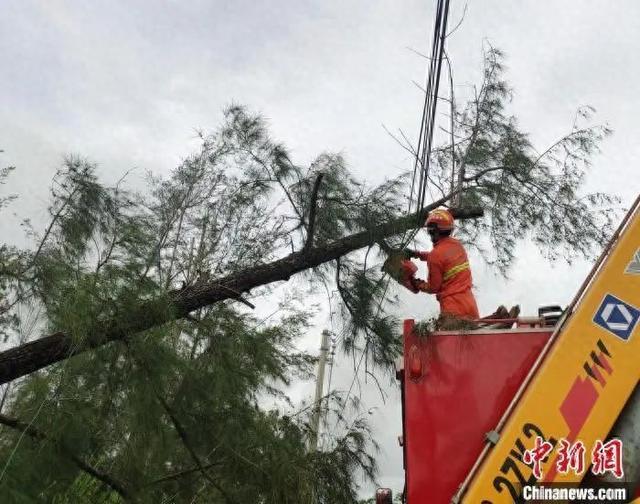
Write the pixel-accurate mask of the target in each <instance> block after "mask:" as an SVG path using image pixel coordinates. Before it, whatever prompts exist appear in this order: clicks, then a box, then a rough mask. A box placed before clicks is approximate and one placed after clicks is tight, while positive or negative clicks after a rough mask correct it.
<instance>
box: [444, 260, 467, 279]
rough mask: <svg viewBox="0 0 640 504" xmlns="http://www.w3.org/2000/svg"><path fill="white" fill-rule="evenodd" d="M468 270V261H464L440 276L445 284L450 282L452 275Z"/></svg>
mask: <svg viewBox="0 0 640 504" xmlns="http://www.w3.org/2000/svg"><path fill="white" fill-rule="evenodd" d="M468 269H469V261H465V262H463V263H462V264H458V265H457V266H454V267H453V268H449V269H448V270H447V271H445V272H444V275H443V276H442V278H443V280H444V281H445V282H446V281H447V280H450V279H451V278H452V277H453V275H455V274H456V273H460V272H461V271H464V270H468Z"/></svg>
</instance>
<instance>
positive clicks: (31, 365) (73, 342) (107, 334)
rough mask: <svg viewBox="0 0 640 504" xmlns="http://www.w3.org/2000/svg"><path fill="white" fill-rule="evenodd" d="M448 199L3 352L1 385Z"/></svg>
mask: <svg viewBox="0 0 640 504" xmlns="http://www.w3.org/2000/svg"><path fill="white" fill-rule="evenodd" d="M448 198H449V197H446V198H443V199H441V200H438V201H435V202H434V203H432V204H431V205H429V206H427V207H425V209H424V210H422V211H421V212H419V213H418V212H416V213H413V214H410V215H406V216H404V217H400V218H398V219H395V220H393V221H390V222H387V223H384V224H381V225H379V226H376V227H373V228H371V229H369V230H367V231H361V232H359V233H355V234H352V235H349V236H345V237H344V238H340V239H339V240H336V241H334V242H332V243H329V244H327V245H320V246H317V247H310V248H308V249H306V250H305V249H303V250H301V251H299V252H294V253H292V254H290V255H288V256H286V257H283V258H282V259H278V260H276V261H273V262H270V263H268V264H261V265H257V266H256V267H254V268H251V269H246V270H244V271H241V272H237V273H233V274H231V275H228V276H226V277H222V278H218V279H214V280H211V281H209V282H206V283H196V284H195V285H192V286H188V287H186V288H184V289H181V290H175V291H170V292H169V293H168V296H169V304H170V305H171V307H172V309H169V310H168V309H167V299H166V298H165V299H161V300H157V301H149V302H147V303H143V304H142V305H141V306H140V308H139V309H138V310H136V311H135V312H134V313H132V314H130V316H129V317H128V319H127V321H126V322H121V321H120V322H105V323H102V324H99V325H98V326H96V328H95V329H94V330H93V331H91V334H88V335H86V336H85V337H83V338H73V337H72V336H71V335H70V334H69V333H66V332H55V333H53V334H50V335H47V336H43V337H42V338H39V339H37V340H34V341H30V342H28V343H25V344H22V345H19V346H16V347H13V348H10V349H8V350H5V351H4V352H0V384H3V383H7V382H10V381H12V380H15V379H16V378H20V377H21V376H25V375H28V374H30V373H33V372H34V371H37V370H39V369H42V368H44V367H46V366H48V365H50V364H54V363H56V362H60V361H62V360H65V359H68V358H69V357H72V356H74V355H77V354H79V353H82V352H85V351H87V350H90V349H92V348H97V347H100V346H102V345H105V344H106V343H109V342H111V341H117V340H122V339H124V338H127V337H129V336H131V335H133V334H135V333H138V332H141V331H145V330H147V329H151V328H153V327H156V326H159V325H162V324H164V323H166V322H169V321H171V320H176V319H179V318H183V317H185V316H186V315H188V314H189V313H190V312H192V311H194V310H197V309H199V308H202V307H204V306H208V305H211V304H213V303H217V302H219V301H223V300H225V299H238V298H240V296H241V294H242V293H243V292H247V291H249V290H251V289H254V288H256V287H259V286H262V285H267V284H270V283H273V282H278V281H287V280H289V278H290V277H291V276H292V275H294V274H296V273H299V272H301V271H304V270H306V269H309V268H313V267H316V266H319V265H321V264H324V263H326V262H329V261H333V260H335V259H338V258H340V257H342V256H343V255H345V254H348V253H349V252H353V251H354V250H358V249H361V248H363V247H367V246H370V245H374V244H375V243H376V242H377V241H379V240H381V239H383V238H385V237H389V236H393V235H396V234H399V233H403V232H405V231H408V230H411V229H414V228H416V227H417V224H418V222H420V221H421V220H422V221H424V218H425V217H426V214H427V213H428V212H429V211H430V210H432V209H434V208H436V207H438V206H441V205H443V204H444V203H445V202H446V201H447V200H448ZM452 213H453V215H454V217H455V218H456V219H469V218H477V217H481V216H482V215H483V212H482V210H481V209H478V208H470V209H452Z"/></svg>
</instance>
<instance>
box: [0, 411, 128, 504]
mask: <svg viewBox="0 0 640 504" xmlns="http://www.w3.org/2000/svg"><path fill="white" fill-rule="evenodd" d="M0 424H2V425H5V426H7V427H10V428H12V429H15V430H17V431H20V432H24V433H25V434H26V435H27V436H29V437H30V438H33V439H35V440H37V441H46V440H47V439H48V438H47V436H46V435H45V434H44V433H43V432H41V431H39V430H38V429H36V428H35V427H32V426H31V425H27V424H26V423H24V422H21V421H20V420H17V419H15V418H11V417H8V416H5V415H2V414H0ZM64 451H65V454H66V455H67V457H68V458H70V459H71V460H72V461H73V463H74V464H76V465H77V466H78V467H79V468H80V469H81V470H83V471H84V472H86V473H87V474H89V475H91V476H93V477H94V478H95V479H97V480H100V481H101V482H102V483H104V484H105V485H107V486H108V487H110V488H111V489H112V490H114V491H115V492H117V493H118V494H120V495H121V496H122V497H123V498H124V499H128V498H130V497H131V494H130V493H129V492H128V491H127V490H126V488H125V486H124V485H123V484H122V483H120V482H119V481H117V480H116V479H114V478H113V477H112V476H109V475H108V474H105V473H103V472H101V471H99V470H98V469H96V468H95V467H93V466H91V465H89V464H87V463H86V462H85V461H84V460H82V459H81V458H80V457H78V456H77V455H74V454H73V453H69V451H68V450H66V449H64Z"/></svg>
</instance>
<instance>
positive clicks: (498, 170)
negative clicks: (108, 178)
mask: <svg viewBox="0 0 640 504" xmlns="http://www.w3.org/2000/svg"><path fill="white" fill-rule="evenodd" d="M510 96H511V91H510V89H509V88H508V86H507V84H506V82H505V80H504V70H503V66H502V56H501V54H500V53H499V51H497V50H494V49H489V50H488V51H487V53H486V55H485V70H484V74H483V82H482V83H481V84H480V85H479V87H478V88H477V89H476V91H475V92H474V93H473V95H472V97H471V99H470V101H469V102H468V104H467V105H466V106H465V107H462V108H460V109H459V110H457V111H454V121H453V124H454V127H455V135H454V142H453V145H451V144H448V145H444V146H443V147H442V148H436V149H434V151H433V153H432V159H431V163H430V173H429V177H428V180H429V183H430V184H431V189H432V191H435V194H437V196H435V198H434V200H433V201H431V202H429V204H427V205H425V206H424V207H422V208H417V209H416V208H414V209H413V210H412V211H411V212H408V211H407V208H408V202H407V196H408V194H409V187H410V185H411V184H410V183H411V178H410V174H400V175H399V176H398V177H397V178H395V179H391V180H388V181H386V182H384V183H382V184H380V185H378V186H375V187H370V186H368V185H367V184H365V183H363V182H361V181H359V180H357V179H356V178H355V177H354V176H353V175H352V174H351V173H350V172H349V170H348V168H347V165H346V162H345V159H344V158H343V156H341V155H338V154H332V153H323V154H321V155H319V156H318V157H317V158H316V159H315V160H314V161H313V162H312V163H311V164H310V165H308V166H302V165H299V164H297V163H296V162H295V160H294V159H292V157H291V156H290V154H289V152H288V151H287V149H286V148H285V147H284V145H282V144H280V143H278V142H276V141H275V140H273V139H272V138H271V136H270V135H269V132H268V126H267V124H266V122H265V121H264V120H263V119H262V118H261V117H259V116H257V115H254V114H251V113H250V112H249V111H247V110H246V109H245V108H243V107H241V106H232V107H229V108H228V109H227V110H226V112H225V115H224V121H223V124H222V125H221V126H220V128H219V129H217V130H216V131H215V132H213V133H210V134H205V133H202V134H201V136H200V140H201V146H200V149H199V150H198V151H197V152H196V153H195V154H193V155H192V156H190V157H188V158H187V159H185V160H184V161H183V162H182V163H181V164H180V165H179V166H178V167H177V168H176V169H175V170H174V171H173V172H172V173H171V174H170V175H169V176H168V177H166V178H157V177H154V176H152V175H150V176H149V178H148V180H147V182H148V184H147V187H146V189H145V190H139V191H137V192H134V191H132V190H130V189H128V188H127V187H128V186H127V179H126V177H125V178H123V179H122V180H120V181H119V182H118V183H116V184H114V185H107V184H105V183H103V182H102V181H101V180H100V178H99V169H98V168H97V166H96V165H94V164H92V163H91V162H89V161H88V160H85V159H83V158H80V157H69V158H67V159H66V161H65V163H64V165H63V166H62V167H61V169H60V170H59V171H58V173H57V174H56V176H55V178H54V180H53V182H52V186H51V199H50V204H49V214H50V219H49V222H48V223H47V225H46V226H45V227H44V229H36V228H35V227H34V226H32V225H31V224H30V223H28V222H27V223H25V226H26V229H27V231H28V233H29V234H30V236H31V237H32V238H33V243H34V246H33V247H32V248H25V249H20V248H17V247H14V246H11V245H9V244H6V245H4V246H2V247H1V248H0V289H1V290H2V308H1V310H2V314H1V318H0V323H1V324H2V331H3V334H4V337H5V341H6V346H5V348H6V349H5V350H3V351H2V352H0V379H1V381H2V383H3V384H5V385H4V395H3V397H2V403H1V406H2V407H1V409H2V412H1V414H0V424H2V426H3V428H2V431H1V432H2V434H1V437H0V494H2V495H6V496H9V497H7V498H8V499H10V500H11V499H12V500H13V501H15V502H33V501H36V500H46V501H53V502H99V501H100V500H101V499H102V500H103V501H104V502H120V501H121V500H123V499H125V500H131V501H139V502H208V503H209V502H213V503H215V502H221V503H246V502H261V503H283V502H326V503H333V502H336V503H337V502H340V503H342V502H355V501H356V500H357V494H358V484H359V481H360V479H359V478H360V475H362V474H364V475H365V476H366V477H368V478H370V479H373V478H374V477H375V474H376V464H375V459H374V457H373V456H372V451H373V450H374V449H375V440H373V439H372V437H371V433H370V431H369V430H368V427H367V425H366V423H365V422H364V421H362V420H361V419H360V417H356V420H355V421H354V420H353V418H350V419H349V421H348V422H347V421H346V419H344V418H342V416H341V413H343V412H344V404H343V401H344V398H341V397H340V396H339V395H332V396H331V397H329V398H328V400H327V403H328V407H329V408H333V409H334V410H335V414H336V417H337V424H336V426H339V428H337V429H336V430H335V432H331V433H330V439H329V442H327V443H325V444H324V445H323V446H322V447H321V449H320V450H317V451H316V450H309V448H308V441H309V437H310V434H311V433H310V428H309V418H310V414H311V412H312V409H313V407H311V406H307V407H305V406H302V407H300V406H299V405H294V404H291V403H289V400H288V398H287V395H286V390H287V388H286V387H287V385H289V384H291V383H292V382H294V381H296V380H299V379H304V378H308V377H309V376H310V375H311V374H312V372H313V362H314V360H313V358H312V357H311V356H310V355H308V354H306V353H304V352H301V351H299V350H297V349H296V348H297V346H296V345H297V342H298V341H299V339H300V338H301V336H302V335H303V334H305V333H306V331H307V330H308V329H309V323H310V318H311V317H312V315H313V311H312V310H310V309H309V307H308V306H307V304H308V303H305V301H304V297H305V295H308V294H309V292H312V291H313V290H320V289H325V288H326V289H327V290H328V291H329V292H333V291H335V292H336V293H337V295H338V296H339V299H340V310H339V313H338V315H339V316H340V321H341V322H342V334H343V337H342V339H341V342H342V343H341V344H342V347H343V350H344V351H345V352H348V353H351V354H353V355H354V356H356V355H357V356H362V358H363V360H364V362H366V363H367V365H369V366H372V367H373V368H376V369H377V370H382V371H384V370H387V369H389V366H390V365H391V363H392V362H393V360H394V359H395V357H397V355H398V354H399V350H400V348H399V336H398V327H397V324H396V320H395V319H394V317H393V315H392V313H393V310H392V307H393V301H394V298H393V289H392V288H390V286H389V282H388V278H386V277H385V276H384V275H383V273H382V272H381V269H380V265H381V263H382V261H384V259H385V257H386V254H387V252H388V251H389V250H392V249H395V248H399V247H401V246H403V245H404V244H405V242H406V237H407V234H408V233H411V232H412V231H413V230H415V229H416V228H417V227H418V226H419V222H420V219H423V218H424V216H425V215H426V213H427V212H428V211H429V210H430V209H432V208H435V207H437V206H452V205H454V204H455V207H456V210H455V213H456V215H457V216H458V218H459V219H461V222H462V223H463V224H462V226H461V229H460V232H459V236H460V237H461V238H462V239H463V240H467V241H470V242H472V243H474V244H475V245H477V246H478V247H479V248H480V250H481V251H482V253H483V254H484V255H485V257H486V258H487V260H488V261H490V262H492V263H494V264H495V265H496V266H497V267H498V268H500V269H501V270H503V271H506V270H507V269H508V267H509V265H510V264H511V262H512V261H513V259H514V256H513V251H514V247H515V246H516V244H517V243H518V240H520V239H528V240H531V241H532V242H533V243H535V244H536V245H537V246H539V247H540V249H541V250H542V251H543V252H544V253H546V254H547V255H548V256H549V257H551V258H555V257H558V256H561V257H566V258H568V259H571V258H572V257H574V256H575V255H576V254H578V255H579V254H581V255H584V256H587V257H589V256H590V255H592V254H593V253H594V252H595V251H597V250H598V249H599V247H600V246H601V245H602V243H603V242H604V241H605V240H606V239H607V237H608V236H609V234H610V233H611V231H612V225H613V222H614V219H615V214H614V210H613V208H614V207H615V206H616V204H617V201H616V200H615V198H612V197H610V196H608V195H606V194H600V193H593V194H585V193H584V192H583V190H582V181H583V177H584V175H585V173H586V171H587V169H588V167H589V160H590V159H591V157H592V156H593V154H594V153H596V152H597V150H598V145H599V143H600V141H601V140H602V139H603V138H604V137H605V136H606V135H607V134H608V133H609V131H608V129H607V128H606V127H603V126H600V125H593V124H590V123H589V119H590V118H589V116H588V114H586V113H584V111H581V114H580V115H579V117H578V119H580V121H578V122H576V123H575V124H574V125H573V126H572V128H571V130H570V131H569V132H568V134H567V135H566V136H564V137H563V138H561V139H559V140H558V141H557V142H556V143H554V144H553V145H552V146H551V147H549V148H548V149H546V150H543V151H536V150H535V149H534V147H533V146H532V145H531V143H530V140H529V138H528V136H527V135H526V133H524V132H523V131H522V130H521V129H520V127H519V125H518V124H517V122H516V120H515V118H514V117H512V116H510V115H509V114H508V112H507V106H508V102H509V99H510ZM408 148H409V147H408ZM9 172H10V170H9V169H7V170H5V171H3V172H2V174H1V175H2V177H3V179H2V180H3V181H4V179H5V178H6V176H7V175H8V174H9ZM452 181H454V182H455V183H453V184H452V183H451V182H452ZM0 203H2V204H5V203H8V200H6V199H2V200H0ZM482 213H483V216H482V217H480V215H482ZM465 217H474V220H473V221H471V220H469V221H465V220H464V219H465ZM289 280H291V281H292V282H290V284H294V285H292V288H291V289H289V290H288V291H287V292H286V293H285V295H284V297H283V296H282V295H281V294H282V292H281V291H280V290H278V291H275V290H274V289H275V288H276V287H278V286H280V285H282V284H283V283H284V282H287V281H289ZM294 288H295V292H294ZM257 305H262V306H269V307H273V311H272V312H271V314H269V315H267V316H258V315H256V314H255V313H256V312H255V311H254V307H256V306H257ZM372 372H373V373H375V372H376V370H375V369H374V370H373V371H372Z"/></svg>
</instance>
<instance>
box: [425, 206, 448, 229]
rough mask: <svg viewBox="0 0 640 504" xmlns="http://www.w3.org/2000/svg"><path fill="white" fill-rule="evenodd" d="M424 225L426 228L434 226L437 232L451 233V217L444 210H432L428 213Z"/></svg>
mask: <svg viewBox="0 0 640 504" xmlns="http://www.w3.org/2000/svg"><path fill="white" fill-rule="evenodd" d="M425 225H426V226H427V227H431V226H434V227H436V228H437V229H438V230H439V231H453V215H451V212H449V211H448V210H445V209H444V208H438V209H436V210H432V211H431V212H429V216H428V217H427V222H426V223H425Z"/></svg>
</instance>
